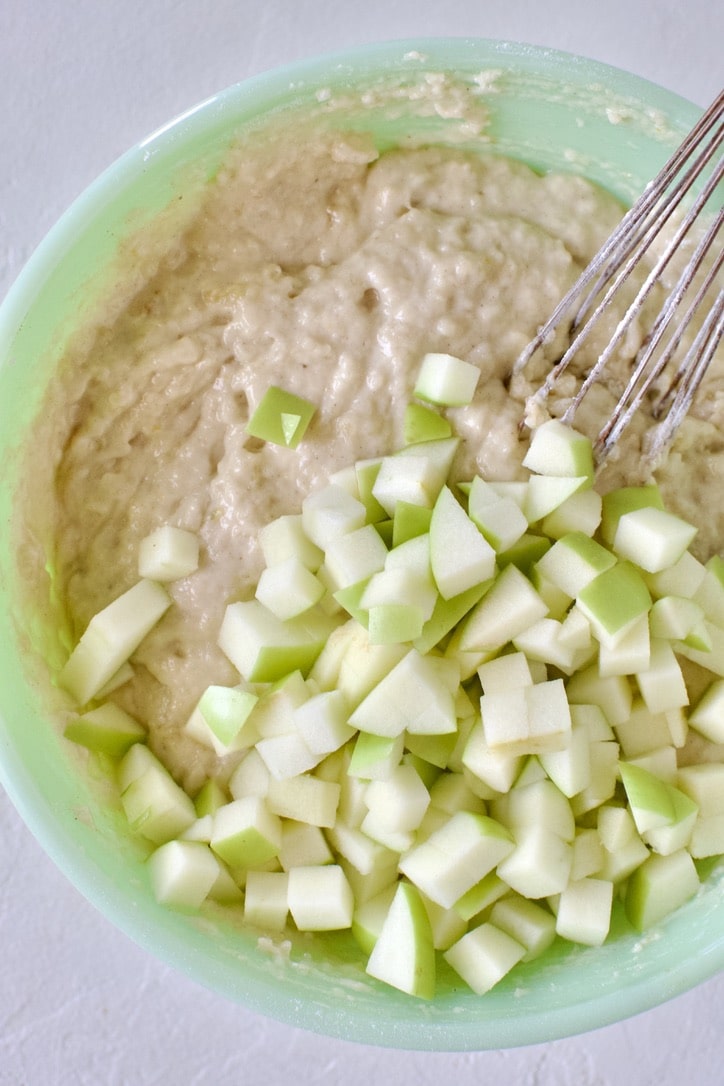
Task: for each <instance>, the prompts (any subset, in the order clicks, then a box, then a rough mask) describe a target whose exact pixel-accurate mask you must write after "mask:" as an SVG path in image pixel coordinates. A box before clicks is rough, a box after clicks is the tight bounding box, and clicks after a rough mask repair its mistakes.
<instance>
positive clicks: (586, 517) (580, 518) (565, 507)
mask: <svg viewBox="0 0 724 1086" xmlns="http://www.w3.org/2000/svg"><path fill="white" fill-rule="evenodd" d="M602 509H603V499H602V498H601V495H600V494H599V493H598V492H597V491H595V490H593V489H588V490H577V491H576V492H575V493H574V494H571V496H570V498H566V500H565V501H564V502H561V504H560V505H558V506H557V507H556V508H555V509H554V510H552V512H550V513H549V514H548V515H547V516H546V517H544V519H543V522H542V524H541V529H542V531H543V532H545V534H546V535H547V536H550V537H551V538H552V539H561V538H562V537H563V536H564V535H568V533H569V532H582V533H583V534H584V535H588V536H594V535H595V534H596V530H597V528H598V526H599V524H600V523H601V514H602Z"/></svg>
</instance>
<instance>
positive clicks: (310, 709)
mask: <svg viewBox="0 0 724 1086" xmlns="http://www.w3.org/2000/svg"><path fill="white" fill-rule="evenodd" d="M348 715H349V710H348V706H347V701H346V699H345V697H344V695H343V694H342V693H341V691H339V690H327V691H322V692H321V693H319V694H315V695H313V696H312V697H311V698H308V699H307V700H306V701H304V702H302V704H301V705H299V706H298V707H297V708H296V709H295V710H294V714H293V721H294V727H295V728H296V729H297V730H298V732H299V734H300V735H301V737H302V739H303V740H304V742H305V744H306V746H307V747H308V748H309V750H310V751H311V752H312V753H313V754H322V755H324V754H331V753H332V751H335V750H338V749H339V747H341V746H342V745H343V744H344V743H346V742H347V740H348V739H351V738H352V736H353V735H354V728H352V727H351V725H350V724H348V723H347V717H348Z"/></svg>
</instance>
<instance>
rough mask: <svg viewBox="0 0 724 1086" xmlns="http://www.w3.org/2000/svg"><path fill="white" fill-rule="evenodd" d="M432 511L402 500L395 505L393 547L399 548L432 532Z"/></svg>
mask: <svg viewBox="0 0 724 1086" xmlns="http://www.w3.org/2000/svg"><path fill="white" fill-rule="evenodd" d="M431 519H432V509H430V508H428V507H427V506H424V505H415V504H413V503H412V502H407V501H404V500H402V499H400V500H399V501H398V502H397V503H396V505H395V515H394V517H393V520H392V546H393V547H399V545H400V544H401V543H406V542H407V541H408V540H409V539H416V538H417V537H418V536H421V535H427V534H428V532H429V531H430V520H431Z"/></svg>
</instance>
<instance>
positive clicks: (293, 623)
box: [218, 600, 334, 682]
mask: <svg viewBox="0 0 724 1086" xmlns="http://www.w3.org/2000/svg"><path fill="white" fill-rule="evenodd" d="M333 625H334V624H333V623H332V621H331V620H330V619H328V618H327V617H326V616H325V615H322V614H320V613H319V612H315V611H307V612H305V614H303V615H300V616H299V617H297V618H295V619H291V620H290V621H288V622H282V620H281V619H278V618H277V617H276V615H274V614H272V612H271V611H269V610H268V609H267V608H266V607H264V606H263V604H261V603H260V602H259V601H258V600H247V601H246V602H240V603H230V604H229V605H228V606H227V608H226V611H225V614H224V619H223V621H222V623H221V628H220V630H219V638H218V643H219V647H220V648H221V649H222V651H223V652H224V653H225V655H226V656H228V658H229V660H231V662H232V664H233V665H234V667H235V668H236V669H237V671H238V672H239V674H240V675H241V676H242V677H243V678H244V679H246V681H247V682H274V681H275V680H276V679H281V678H283V676H285V675H287V674H289V672H291V671H294V670H296V669H299V670H301V671H303V672H305V673H306V672H308V671H309V669H310V668H311V666H312V664H313V663H314V661H315V660H316V658H317V656H318V655H319V653H320V652H321V651H322V648H323V647H324V644H325V641H326V640H327V637H328V636H329V634H330V633H331V631H332V628H333Z"/></svg>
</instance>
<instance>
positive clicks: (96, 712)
mask: <svg viewBox="0 0 724 1086" xmlns="http://www.w3.org/2000/svg"><path fill="white" fill-rule="evenodd" d="M63 734H64V735H65V737H66V739H70V740H72V741H73V742H74V743H79V744H80V746H82V747H87V748H88V750H94V751H99V752H101V753H104V754H108V755H110V757H112V758H117V757H120V756H121V755H123V754H125V753H126V751H127V750H129V749H130V747H132V746H133V745H134V743H142V742H143V741H144V740H145V738H146V729H145V728H144V727H143V725H142V724H139V722H138V721H137V720H136V719H135V718H134V717H132V716H130V714H129V713H127V712H125V710H123V709H121V708H120V706H118V705H114V704H113V702H110V701H109V702H106V703H105V704H104V705H99V706H98V707H97V708H95V709H90V710H89V711H88V712H87V713H82V714H81V715H80V716H77V717H74V718H73V719H72V720H71V721H70V722H69V723H68V724H66V726H65V731H64V732H63Z"/></svg>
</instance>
